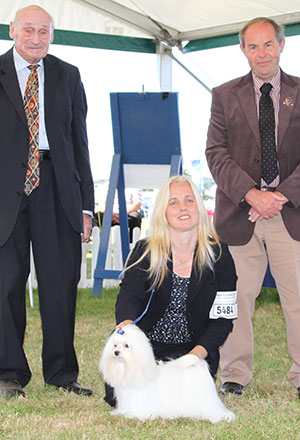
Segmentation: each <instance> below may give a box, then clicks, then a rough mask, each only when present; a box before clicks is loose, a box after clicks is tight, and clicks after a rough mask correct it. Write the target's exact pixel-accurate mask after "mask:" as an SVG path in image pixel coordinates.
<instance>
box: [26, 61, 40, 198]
mask: <svg viewBox="0 0 300 440" xmlns="http://www.w3.org/2000/svg"><path fill="white" fill-rule="evenodd" d="M38 67H39V66H38V65H35V66H32V65H30V66H28V69H30V70H31V72H30V74H29V77H28V80H27V84H26V89H25V95H24V109H25V114H26V118H27V123H28V129H29V153H28V164H27V171H26V179H25V185H24V192H25V194H26V195H27V196H29V194H31V192H32V191H33V190H34V189H35V188H37V187H38V186H39V183H40V168H39V79H38V73H37V71H36V69H37V68H38Z"/></svg>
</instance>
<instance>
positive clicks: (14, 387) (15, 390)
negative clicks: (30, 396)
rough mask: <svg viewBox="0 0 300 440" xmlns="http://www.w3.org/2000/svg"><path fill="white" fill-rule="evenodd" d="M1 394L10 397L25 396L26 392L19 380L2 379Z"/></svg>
mask: <svg viewBox="0 0 300 440" xmlns="http://www.w3.org/2000/svg"><path fill="white" fill-rule="evenodd" d="M0 396H2V397H5V399H9V398H10V397H19V396H22V397H25V393H24V391H23V390H22V387H21V385H20V383H19V382H18V381H17V380H14V379H0Z"/></svg>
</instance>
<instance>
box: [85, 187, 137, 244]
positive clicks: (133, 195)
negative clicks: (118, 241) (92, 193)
mask: <svg viewBox="0 0 300 440" xmlns="http://www.w3.org/2000/svg"><path fill="white" fill-rule="evenodd" d="M125 199H126V208H127V219H128V228H129V241H130V243H132V242H133V230H134V228H139V229H141V224H142V218H143V214H142V200H143V199H142V190H140V189H134V188H126V189H125ZM104 211H105V202H102V203H100V208H99V211H97V212H96V213H95V215H94V221H93V224H94V225H95V226H99V225H100V226H101V225H102V221H103V215H104ZM119 224H120V218H119V210H118V206H117V204H116V203H115V204H114V208H113V215H112V221H111V225H112V226H117V225H119Z"/></svg>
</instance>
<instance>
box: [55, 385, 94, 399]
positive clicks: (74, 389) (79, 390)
mask: <svg viewBox="0 0 300 440" xmlns="http://www.w3.org/2000/svg"><path fill="white" fill-rule="evenodd" d="M58 388H61V389H62V390H64V391H68V392H69V393H75V394H81V395H82V396H91V395H92V394H93V391H92V390H89V389H88V388H83V387H82V386H81V385H80V384H79V383H77V382H68V383H64V384H62V385H60V386H59V387H58Z"/></svg>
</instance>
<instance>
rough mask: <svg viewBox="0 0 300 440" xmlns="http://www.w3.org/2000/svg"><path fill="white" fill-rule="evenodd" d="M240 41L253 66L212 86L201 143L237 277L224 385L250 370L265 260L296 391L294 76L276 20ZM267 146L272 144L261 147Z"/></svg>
mask: <svg viewBox="0 0 300 440" xmlns="http://www.w3.org/2000/svg"><path fill="white" fill-rule="evenodd" d="M240 41H241V49H242V51H243V53H244V54H245V56H246V57H247V60H248V62H249V65H250V68H251V72H250V73H249V74H248V75H246V76H244V77H241V78H238V79H235V80H233V81H230V82H228V83H226V84H223V85H222V86H220V87H217V88H215V89H214V90H213V94H212V109H211V120H210V125H209V129H208V140H207V150H206V154H207V161H208V165H209V167H210V170H211V173H212V176H213V178H214V179H215V181H216V183H217V193H216V209H215V226H216V229H217V232H218V234H219V236H220V238H221V240H222V241H224V242H226V243H227V244H229V249H230V251H231V253H232V256H233V258H234V261H235V265H236V270H237V275H238V318H237V319H236V320H235V322H234V327H233V332H232V333H231V334H230V335H229V337H228V339H227V341H226V343H225V345H224V347H223V349H222V350H221V362H220V365H221V380H222V384H223V385H222V388H221V392H223V393H228V392H231V393H235V394H242V391H243V387H244V386H246V385H247V384H248V383H249V382H250V381H251V379H252V377H253V329H252V315H253V313H254V307H255V299H256V298H257V296H258V295H259V292H260V289H261V286H262V282H263V279H264V275H265V272H266V268H267V264H268V260H269V262H270V267H271V272H272V274H273V277H274V278H275V281H276V285H277V289H278V292H279V295H280V300H281V304H282V308H283V312H284V316H285V320H286V329H287V341H288V348H289V354H290V357H291V359H292V366H291V368H290V370H289V372H288V378H289V380H290V381H291V382H292V383H293V385H294V386H295V387H296V388H297V390H298V395H299V397H300V79H299V78H297V77H292V76H290V75H287V74H285V73H284V72H283V71H282V70H281V69H280V68H279V59H280V54H281V52H282V50H283V48H284V44H285V39H284V33H283V29H282V28H281V26H279V25H278V24H277V23H276V22H274V21H273V20H270V19H267V18H257V19H254V20H252V21H251V22H249V23H248V24H246V25H245V26H244V28H243V29H242V31H241V33H240ZM266 89H268V90H267V92H266V91H265V90H266ZM262 95H264V98H263V99H265V100H266V101H268V104H266V105H267V106H268V109H270V106H271V108H272V116H270V112H269V110H268V113H266V110H265V109H266V107H263V105H264V104H263V102H266V101H263V99H261V97H262ZM270 98H271V99H270ZM270 103H271V104H270ZM266 114H268V116H266ZM272 124H273V125H272ZM270 127H273V128H272V129H271V128H270ZM269 130H271V134H270V131H269ZM272 132H273V134H272ZM266 133H267V135H266ZM265 144H267V148H271V149H272V148H273V150H272V151H271V150H270V149H269V150H268V151H267V152H266V153H265V151H266V149H265V148H264V145H265ZM270 144H272V145H273V147H272V146H271V147H270ZM271 156H272V157H271ZM272 161H273V163H272V164H271V165H270V162H272ZM271 168H272V169H271Z"/></svg>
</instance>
